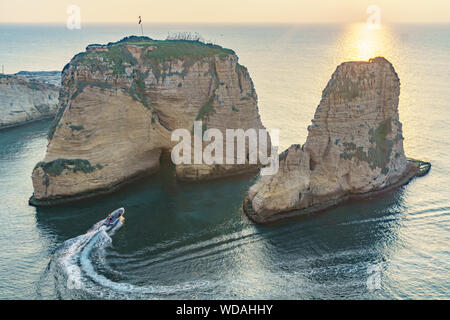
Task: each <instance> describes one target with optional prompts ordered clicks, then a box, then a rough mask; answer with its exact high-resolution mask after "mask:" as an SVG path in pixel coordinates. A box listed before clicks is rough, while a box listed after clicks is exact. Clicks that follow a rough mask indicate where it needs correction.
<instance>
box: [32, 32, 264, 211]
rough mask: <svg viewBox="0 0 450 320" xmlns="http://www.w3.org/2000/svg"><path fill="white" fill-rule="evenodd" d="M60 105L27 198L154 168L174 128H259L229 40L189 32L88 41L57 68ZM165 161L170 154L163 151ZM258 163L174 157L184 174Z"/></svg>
mask: <svg viewBox="0 0 450 320" xmlns="http://www.w3.org/2000/svg"><path fill="white" fill-rule="evenodd" d="M59 106H60V109H59V113H58V115H57V117H56V119H55V121H54V123H53V125H52V126H51V128H50V131H49V135H48V139H49V143H48V146H47V152H46V155H45V158H44V159H43V161H42V162H40V163H38V164H37V165H36V167H35V169H34V170H33V173H32V180H33V186H34V194H33V197H31V199H30V203H31V204H33V205H51V204H54V203H60V202H64V201H68V200H74V199H79V198H84V197H89V196H92V195H94V194H98V193H104V192H110V191H112V190H114V189H116V188H117V187H118V186H120V185H121V184H123V183H124V182H127V181H130V180H131V179H134V178H136V177H140V176H142V175H144V174H149V173H153V172H155V171H157V170H158V168H159V165H160V155H161V153H162V152H165V151H170V150H171V149H172V148H173V147H174V145H176V144H177V142H174V141H171V133H172V132H173V130H175V129H180V128H184V129H187V130H189V131H191V132H192V131H193V127H194V121H202V124H203V128H202V129H203V130H206V129H208V128H217V129H219V130H221V131H223V132H224V131H225V129H227V128H228V129H238V128H239V129H243V130H247V129H249V128H254V129H263V128H264V127H263V125H262V123H261V120H260V116H259V113H258V107H257V96H256V92H255V90H254V87H253V82H252V80H251V78H250V76H249V73H248V71H247V69H246V68H245V67H244V66H242V65H240V64H239V63H238V57H237V56H236V54H235V53H234V52H233V51H232V50H230V49H225V48H222V47H220V46H217V45H213V44H205V43H202V42H200V41H188V40H152V39H150V38H148V37H135V36H132V37H127V38H124V39H122V40H120V41H118V42H115V43H109V44H107V45H90V46H88V47H87V48H86V51H85V52H83V53H80V54H78V55H76V56H75V57H74V58H73V59H72V60H71V61H70V63H69V64H67V65H66V67H65V68H64V70H63V72H62V85H61V91H60V99H59ZM169 161H170V160H169ZM259 167H260V165H258V164H256V165H255V164H249V163H248V161H246V163H245V164H241V165H218V164H213V165H206V164H192V165H186V164H183V165H179V166H177V168H176V174H177V176H178V178H179V179H183V180H200V179H211V178H218V177H222V176H227V175H233V174H237V173H242V172H246V171H250V170H256V171H257V170H258V168H259Z"/></svg>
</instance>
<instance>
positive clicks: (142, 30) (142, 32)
mask: <svg viewBox="0 0 450 320" xmlns="http://www.w3.org/2000/svg"><path fill="white" fill-rule="evenodd" d="M139 24H140V26H141V35H142V36H144V27H143V26H142V18H141V16H139Z"/></svg>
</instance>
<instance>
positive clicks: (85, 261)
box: [50, 221, 217, 298]
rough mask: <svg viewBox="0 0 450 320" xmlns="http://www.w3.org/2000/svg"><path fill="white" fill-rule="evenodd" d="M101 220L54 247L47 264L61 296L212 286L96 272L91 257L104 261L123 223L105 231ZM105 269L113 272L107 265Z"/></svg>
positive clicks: (133, 294)
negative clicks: (140, 282)
mask: <svg viewBox="0 0 450 320" xmlns="http://www.w3.org/2000/svg"><path fill="white" fill-rule="evenodd" d="M102 223H103V221H99V222H98V223H96V224H95V225H94V226H93V227H92V228H91V229H90V230H89V231H88V232H87V233H85V234H83V235H80V236H78V237H76V238H72V239H69V240H67V241H65V242H64V243H63V244H62V245H61V246H60V247H59V248H58V249H57V250H56V252H55V254H54V256H53V259H52V261H51V262H50V264H51V265H52V266H51V267H54V268H56V275H57V276H56V280H57V283H56V285H57V291H59V293H60V295H62V298H64V296H65V294H64V293H65V292H67V294H68V296H71V297H72V296H73V294H76V295H80V297H81V298H83V297H85V296H86V295H88V296H92V297H97V298H99V297H100V298H117V297H121V298H151V297H158V296H167V295H171V294H176V293H180V292H183V291H187V292H188V291H192V290H195V289H198V288H200V287H201V288H205V287H210V286H211V285H213V283H211V282H209V281H192V282H184V283H181V284H176V285H150V286H137V285H133V284H130V283H122V282H115V281H113V280H111V279H109V278H108V277H107V276H105V275H103V274H100V273H98V272H97V270H96V268H95V267H94V263H93V261H92V258H93V257H95V258H96V260H95V261H94V262H95V263H99V264H100V265H104V264H105V260H106V259H105V255H106V254H105V253H106V251H105V249H106V248H107V247H109V246H111V244H112V239H111V236H112V235H113V234H114V233H115V231H117V230H118V229H119V228H120V227H121V226H122V222H119V223H118V224H117V226H116V227H114V228H113V229H112V230H110V231H108V232H107V231H106V229H105V227H104V226H102ZM106 269H109V270H108V271H111V272H114V270H111V269H110V268H106ZM214 284H215V285H217V283H214Z"/></svg>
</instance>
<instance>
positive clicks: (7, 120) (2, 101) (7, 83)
mask: <svg viewBox="0 0 450 320" xmlns="http://www.w3.org/2000/svg"><path fill="white" fill-rule="evenodd" d="M26 75H27V76H28V77H24V76H22V75H21V74H16V75H0V129H3V128H7V127H13V126H17V125H21V124H24V123H28V122H31V121H36V120H41V119H44V118H51V117H54V116H55V114H56V111H57V108H58V95H59V87H58V86H56V85H54V84H50V83H45V80H44V79H43V78H42V77H41V75H40V73H36V72H26ZM29 77H33V78H32V79H31V78H29Z"/></svg>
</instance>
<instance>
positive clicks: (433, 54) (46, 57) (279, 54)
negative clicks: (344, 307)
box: [0, 25, 450, 299]
mask: <svg viewBox="0 0 450 320" xmlns="http://www.w3.org/2000/svg"><path fill="white" fill-rule="evenodd" d="M144 28H145V29H144V31H145V33H146V34H147V35H148V36H150V37H153V38H165V36H166V35H167V33H168V32H176V31H196V32H199V33H200V34H202V35H203V36H204V38H205V39H206V40H211V41H213V42H215V43H219V44H221V45H223V46H225V47H229V48H232V49H234V50H235V51H236V53H237V54H238V55H239V57H240V62H241V64H243V65H245V66H247V67H248V69H249V71H250V74H251V76H252V78H253V81H254V83H255V87H256V91H257V93H258V97H259V109H260V113H261V117H262V121H263V123H264V124H265V126H266V127H268V128H279V129H281V134H280V148H281V150H284V149H285V148H286V147H288V146H289V145H290V144H292V143H304V141H305V139H306V135H307V131H306V127H307V126H308V124H310V119H311V118H312V117H313V115H314V111H315V108H316V106H317V105H318V103H319V101H320V96H321V92H322V90H323V88H324V87H325V85H326V84H327V81H328V79H329V78H330V76H331V74H332V72H333V71H334V70H335V68H336V66H337V65H338V64H339V63H341V62H344V61H348V60H367V59H368V58H370V57H373V56H377V55H383V56H385V57H386V58H387V59H389V60H390V61H391V62H392V63H393V65H394V67H395V69H396V71H397V73H398V74H399V77H400V80H401V96H400V106H399V110H400V120H401V121H402V122H403V129H404V136H405V151H406V153H407V155H408V156H410V157H414V158H418V159H423V160H427V161H430V162H431V163H432V165H433V167H432V169H431V172H430V173H429V174H428V175H427V176H426V177H423V178H419V179H416V180H414V181H412V182H411V183H410V184H409V185H407V186H405V187H403V188H401V189H399V190H397V191H396V192H392V193H390V194H387V195H384V196H380V197H376V198H373V199H369V200H367V201H355V202H348V203H346V204H344V205H342V206H340V207H339V208H336V209H332V210H328V211H326V212H323V213H320V214H315V215H310V216H306V217H303V218H301V219H298V220H291V221H287V222H283V223H279V224H278V225H273V226H264V227H261V226H257V225H254V224H252V223H251V222H249V221H248V220H247V219H246V217H245V216H244V215H243V213H242V210H241V203H242V200H243V198H244V197H245V192H246V190H247V189H248V187H249V186H250V185H251V184H252V183H253V182H254V180H255V177H252V176H242V177H238V178H232V179H224V180H218V181H213V182H208V183H191V184H186V183H181V182H177V181H176V179H175V177H174V171H173V168H172V167H171V166H170V165H165V166H163V167H162V170H161V171H160V172H159V173H157V174H156V175H155V176H152V177H150V178H146V179H144V180H142V181H140V182H137V183H134V184H132V185H130V186H128V187H126V188H125V189H122V190H120V191H118V192H116V193H114V194H111V195H109V196H105V197H101V198H98V199H93V200H89V201H82V202H78V203H76V204H72V205H67V206H58V207H53V208H42V209H36V208H34V207H30V206H28V198H29V197H30V195H31V194H32V191H33V189H32V185H31V179H30V174H31V171H32V169H33V167H34V165H35V164H36V163H37V162H38V161H40V160H42V158H43V156H44V154H45V148H46V144H47V140H46V133H47V130H48V127H49V122H48V121H43V122H37V123H34V124H30V125H26V126H23V127H19V128H14V129H9V130H4V131H0V205H1V207H0V298H1V299H12V298H19V299H23V298H27V299H35V298H44V299H54V298H59V299H70V298H75V299H90V298H117V297H119V298H143V299H152V298H210V299H216V298H217V299H220V298H231V299H233V298H263V299H264V298H274V299H279V298H280V299H317V298H331V299H352V298H356V299H378V298H382V299H386V298H387V299H391V298H402V299H411V298H412V299H416V298H426V299H429V298H447V299H449V298H450V249H449V248H450V189H449V186H450V111H449V101H450V90H449V89H450V88H449V84H450V25H393V26H383V27H382V28H381V29H380V30H368V29H366V27H365V26H364V25H348V26H346V25H292V26H291V25H279V26H276V25H272V26H263V25H261V26H256V25H254V26H249V25H247V26H233V25H228V26H219V25H209V26H201V25H186V26H182V25H145V26H144ZM138 31H139V29H138V27H137V26H127V25H122V26H118V25H110V26H82V29H81V30H74V31H69V30H67V29H66V28H65V26H58V25H53V26H30V25H28V26H24V25H0V64H3V65H4V66H5V72H6V73H14V72H17V71H20V70H61V69H62V68H63V66H64V65H65V64H66V63H67V62H68V61H69V60H70V59H71V57H72V56H73V55H74V54H76V53H78V52H80V51H82V50H84V48H85V47H86V45H88V44H90V43H106V42H109V41H116V40H119V39H120V38H122V37H123V36H126V35H129V34H136V33H138ZM122 206H123V207H125V208H126V210H127V212H126V215H125V216H126V222H125V224H124V225H123V226H122V227H121V228H120V229H118V230H116V231H115V232H112V233H110V234H106V233H104V232H95V231H89V230H90V229H91V228H92V227H93V226H94V225H95V224H96V223H97V222H98V221H100V220H101V219H102V218H104V217H105V216H106V214H107V213H109V212H110V211H112V210H113V209H115V208H118V207H122Z"/></svg>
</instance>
